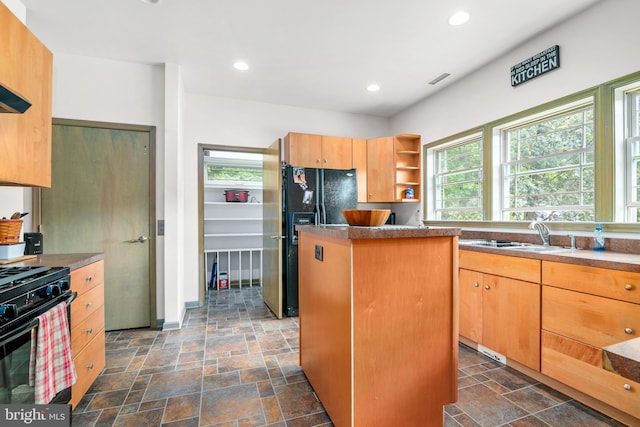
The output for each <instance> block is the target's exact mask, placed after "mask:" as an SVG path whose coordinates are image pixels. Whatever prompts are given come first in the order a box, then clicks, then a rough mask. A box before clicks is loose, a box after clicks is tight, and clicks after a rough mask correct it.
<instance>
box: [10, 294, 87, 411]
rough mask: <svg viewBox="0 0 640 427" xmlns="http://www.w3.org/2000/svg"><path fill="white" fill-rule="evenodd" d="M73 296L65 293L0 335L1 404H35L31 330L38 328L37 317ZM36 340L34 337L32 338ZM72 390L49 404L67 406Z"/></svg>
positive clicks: (58, 396) (64, 392)
mask: <svg viewBox="0 0 640 427" xmlns="http://www.w3.org/2000/svg"><path fill="white" fill-rule="evenodd" d="M75 296H76V294H75V293H71V292H65V293H64V294H62V295H60V296H58V297H57V298H54V299H52V300H50V301H48V302H46V303H45V304H42V305H41V306H39V307H38V309H37V310H34V312H33V315H31V316H29V317H28V318H26V319H24V320H23V321H22V322H21V323H20V324H19V325H12V328H11V330H10V331H8V332H5V333H4V334H3V335H2V336H0V404H24V403H35V387H34V382H35V381H34V368H35V361H33V362H34V363H32V360H31V359H32V357H31V347H32V336H33V337H35V335H36V334H35V333H33V332H34V330H35V329H37V328H38V316H39V315H40V314H42V313H45V312H46V311H48V310H50V309H52V308H53V307H55V306H56V305H57V304H59V303H60V302H62V301H66V302H67V316H69V313H70V310H69V304H70V303H71V301H73V299H75ZM34 339H35V338H34ZM70 400H71V389H66V390H63V391H61V392H60V393H58V394H57V395H56V396H55V398H54V399H53V400H52V401H51V402H49V403H69V401H70Z"/></svg>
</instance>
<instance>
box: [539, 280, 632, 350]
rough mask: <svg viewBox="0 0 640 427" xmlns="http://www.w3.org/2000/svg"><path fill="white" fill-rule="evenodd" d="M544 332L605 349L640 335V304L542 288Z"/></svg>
mask: <svg viewBox="0 0 640 427" xmlns="http://www.w3.org/2000/svg"><path fill="white" fill-rule="evenodd" d="M542 329H545V330H548V331H551V332H555V333H558V334H560V335H563V336H566V337H570V338H574V339H576V340H579V341H582V342H584V343H588V344H591V345H593V346H595V347H599V348H601V347H606V346H608V345H612V344H616V343H619V342H622V341H626V340H630V339H632V338H637V337H638V336H640V305H638V304H632V303H628V302H623V301H618V300H614V299H610V298H603V297H598V296H594V295H589V294H583V293H581V292H574V291H568V290H565V289H559V288H555V287H551V286H543V287H542Z"/></svg>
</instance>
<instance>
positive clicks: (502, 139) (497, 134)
mask: <svg viewBox="0 0 640 427" xmlns="http://www.w3.org/2000/svg"><path fill="white" fill-rule="evenodd" d="M589 107H591V108H592V109H593V115H594V122H593V126H594V129H593V136H594V147H593V157H594V165H593V168H594V175H595V168H596V166H595V153H596V147H595V145H596V141H595V135H596V126H597V124H596V119H595V116H596V105H595V99H594V97H593V96H587V97H584V98H582V99H578V100H572V101H570V102H566V103H561V104H559V105H554V106H553V107H551V108H548V109H544V108H543V109H541V110H540V111H537V112H535V113H533V114H530V115H523V116H521V117H518V118H517V119H515V120H513V121H508V122H505V123H502V124H500V125H497V126H494V127H493V128H492V132H491V135H492V141H491V144H492V152H493V155H494V165H495V170H494V177H495V179H494V181H493V182H492V187H493V188H494V191H495V189H497V191H495V193H496V197H495V198H494V200H493V203H492V208H493V215H492V217H493V218H498V220H499V221H504V222H516V223H517V222H527V223H528V222H529V221H528V220H527V221H521V220H520V221H519V220H510V219H505V218H506V217H508V216H509V213H510V212H514V211H519V209H511V208H509V207H508V206H505V204H506V201H507V196H508V193H509V189H508V188H507V187H508V181H507V176H506V174H505V169H506V165H507V164H514V165H515V164H518V163H523V161H513V160H510V161H507V160H506V159H507V158H508V156H509V153H508V152H507V150H508V145H507V141H506V134H507V133H508V132H511V131H513V130H515V129H518V128H521V127H524V126H528V125H533V124H536V123H541V122H544V121H548V120H553V119H555V118H558V117H560V116H563V115H569V114H572V112H578V111H581V110H584V109H587V108H589ZM576 151H579V152H580V156H584V154H585V153H586V150H584V149H581V150H576ZM589 151H590V150H589ZM549 157H550V158H551V157H554V156H549ZM579 167H580V168H581V169H582V167H583V165H582V163H581V164H580V166H579ZM594 179H595V177H594ZM595 186H596V183H595V182H594V189H593V192H594V206H593V215H594V218H595V213H596V207H595V191H596V189H595ZM579 206H582V205H577V206H576V207H579ZM553 222H555V223H567V222H568V221H553ZM587 222H588V223H591V221H575V223H587ZM594 222H595V221H594Z"/></svg>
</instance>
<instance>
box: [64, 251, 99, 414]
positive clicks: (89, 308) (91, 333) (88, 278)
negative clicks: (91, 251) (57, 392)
mask: <svg viewBox="0 0 640 427" xmlns="http://www.w3.org/2000/svg"><path fill="white" fill-rule="evenodd" d="M71 290H72V291H74V292H77V293H78V296H77V298H76V300H75V301H74V302H73V303H72V304H71V352H72V355H73V362H74V364H75V367H76V372H77V375H78V379H77V381H76V383H75V384H74V385H73V387H72V388H71V402H69V403H70V404H71V405H72V407H73V408H75V406H76V405H77V404H78V402H80V399H82V397H83V396H84V394H85V393H86V392H87V390H88V389H89V387H90V386H91V384H93V382H94V381H95V379H96V378H97V377H98V375H100V372H102V370H103V369H104V366H105V333H104V261H103V260H100V261H97V262H95V263H92V264H89V265H87V266H84V267H81V268H78V269H77V270H73V271H72V272H71Z"/></svg>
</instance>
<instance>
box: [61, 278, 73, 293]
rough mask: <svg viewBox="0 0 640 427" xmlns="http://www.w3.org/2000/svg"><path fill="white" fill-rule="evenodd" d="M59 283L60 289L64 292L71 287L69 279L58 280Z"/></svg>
mask: <svg viewBox="0 0 640 427" xmlns="http://www.w3.org/2000/svg"><path fill="white" fill-rule="evenodd" d="M58 284H59V285H60V290H61V291H62V292H64V291H68V290H69V289H70V288H71V285H70V284H69V279H62V280H60V281H59V282H58Z"/></svg>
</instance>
